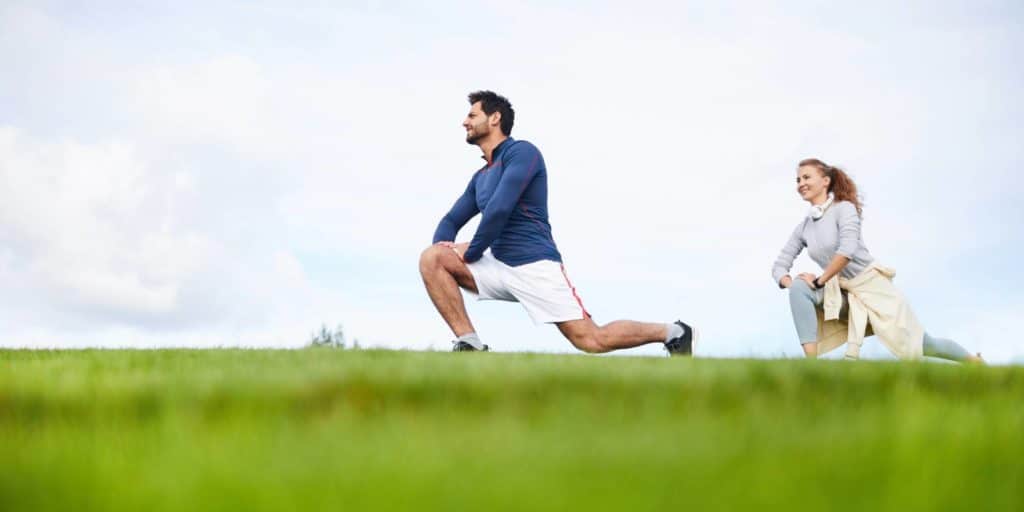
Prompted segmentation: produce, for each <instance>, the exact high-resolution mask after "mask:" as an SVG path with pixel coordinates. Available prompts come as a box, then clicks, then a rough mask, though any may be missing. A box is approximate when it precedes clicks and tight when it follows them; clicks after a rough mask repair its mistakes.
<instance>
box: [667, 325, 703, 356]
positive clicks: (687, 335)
mask: <svg viewBox="0 0 1024 512" xmlns="http://www.w3.org/2000/svg"><path fill="white" fill-rule="evenodd" d="M675 324H676V325H678V326H679V327H682V328H683V334H682V335H681V336H676V337H675V338H672V339H670V340H668V341H666V342H665V350H667V351H668V355H670V356H692V355H693V348H694V347H695V346H696V345H697V340H698V339H700V333H698V332H697V329H696V328H694V327H691V326H689V325H687V324H684V323H683V322H682V321H681V320H676V321H675Z"/></svg>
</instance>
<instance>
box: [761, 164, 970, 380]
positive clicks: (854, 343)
mask: <svg viewBox="0 0 1024 512" xmlns="http://www.w3.org/2000/svg"><path fill="white" fill-rule="evenodd" d="M796 187H797V193H799V194H800V197H801V198H803V200H805V201H807V202H808V203H810V204H811V210H810V212H809V213H808V215H807V217H806V218H805V219H804V220H803V221H801V222H800V224H798V225H797V227H796V230H794V231H793V235H792V236H791V237H790V238H789V241H788V242H786V245H785V247H783V248H782V252H781V253H780V254H779V257H778V259H776V260H775V265H774V267H773V268H772V277H773V278H774V279H775V282H776V283H778V285H779V287H780V288H789V304H790V308H791V310H792V313H793V323H794V324H795V325H796V332H797V335H798V336H799V338H800V344H801V345H802V346H803V349H804V354H805V355H806V356H807V357H809V358H815V357H817V356H818V353H819V350H820V351H821V353H825V352H828V351H829V350H832V349H834V348H836V347H838V346H839V345H841V344H843V343H847V358H851V359H856V358H857V357H858V356H859V352H860V345H861V343H862V342H863V338H864V336H865V335H869V334H871V332H868V329H870V330H871V331H873V332H874V334H876V335H878V337H879V338H880V339H881V340H882V342H883V344H885V345H886V346H887V347H888V348H889V349H890V350H891V351H892V352H893V353H894V354H896V356H897V357H900V358H903V359H917V358H920V357H921V356H922V355H925V356H930V357H938V358H942V359H948V360H951V361H961V362H976V363H980V362H983V361H982V359H981V354H978V355H977V356H973V355H971V354H970V353H968V352H967V351H966V350H964V348H963V347H961V346H960V345H958V344H956V343H955V342H953V341H950V340H947V339H942V338H934V337H932V336H930V335H928V333H926V332H924V329H923V328H921V326H920V323H919V322H918V321H917V318H916V317H915V316H914V314H913V312H912V311H911V310H910V308H909V306H908V305H907V301H906V299H905V298H904V297H903V296H902V294H900V293H899V291H898V290H897V289H896V288H895V287H894V286H893V284H892V277H893V275H895V274H894V272H893V271H892V270H891V269H888V268H886V267H884V266H882V265H880V264H877V263H876V262H875V260H874V258H873V257H872V256H871V254H870V253H869V252H868V250H867V247H865V246H864V241H863V240H861V236H860V220H861V213H862V212H861V202H860V198H859V197H858V195H857V186H856V185H855V184H854V183H853V180H851V179H850V177H849V176H847V174H846V173H845V172H843V170H842V169H839V168H836V167H832V166H830V165H828V164H826V163H824V162H822V161H821V160H818V159H814V158H811V159H807V160H803V161H801V162H800V165H799V166H797V177H796ZM804 247H806V248H807V251H808V254H809V255H810V256H811V259H813V260H814V261H815V262H816V263H817V264H818V265H821V267H822V268H823V269H824V270H823V271H822V274H821V275H820V276H815V275H814V274H808V273H803V274H800V275H798V276H797V277H796V279H793V278H792V277H790V276H789V275H788V273H789V269H790V268H791V267H792V266H793V260H795V259H796V257H797V255H799V254H800V251H802V250H803V249H804ZM869 325H870V327H869Z"/></svg>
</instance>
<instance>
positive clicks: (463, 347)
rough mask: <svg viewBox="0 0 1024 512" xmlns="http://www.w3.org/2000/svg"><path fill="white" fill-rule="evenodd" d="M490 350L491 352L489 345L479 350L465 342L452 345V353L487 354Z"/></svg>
mask: <svg viewBox="0 0 1024 512" xmlns="http://www.w3.org/2000/svg"><path fill="white" fill-rule="evenodd" d="M489 350H491V348H490V347H488V346H487V345H484V348H483V349H477V348H476V347H474V346H473V345H470V344H469V343H466V342H465V341H456V342H455V343H454V344H453V345H452V352H487V351H489Z"/></svg>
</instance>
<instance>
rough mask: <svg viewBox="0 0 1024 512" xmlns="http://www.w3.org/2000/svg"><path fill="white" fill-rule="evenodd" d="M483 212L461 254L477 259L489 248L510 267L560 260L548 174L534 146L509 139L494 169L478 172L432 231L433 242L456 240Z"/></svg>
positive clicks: (497, 150)
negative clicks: (553, 230)
mask: <svg viewBox="0 0 1024 512" xmlns="http://www.w3.org/2000/svg"><path fill="white" fill-rule="evenodd" d="M481 212H482V213H483V217H482V218H481V219H480V225H479V226H478V227H477V230H476V234H475V235H473V239H472V240H471V241H470V243H469V248H468V249H466V253H465V254H464V255H463V259H465V260H466V262H467V263H472V262H474V261H476V260H479V259H480V257H481V256H482V255H483V253H484V250H486V249H487V248H488V247H490V248H491V253H492V254H494V257H495V258H497V259H498V261H501V262H502V263H505V264H506V265H509V266H513V267H514V266H518V265H525V264H527V263H533V262H535V261H540V260H553V261H558V262H561V261H562V255H561V254H559V252H558V248H557V247H555V241H554V239H553V238H552V237H551V224H550V223H549V222H548V173H547V168H545V166H544V157H542V156H541V154H540V151H539V150H538V149H537V147H536V146H534V145H533V144H530V143H529V142H526V141H524V140H514V139H512V138H511V137H510V138H508V139H505V140H504V141H502V143H501V144H499V145H498V147H496V148H494V151H493V152H492V155H491V164H490V165H488V166H486V167H484V168H483V169H480V170H479V171H477V172H476V174H474V175H473V178H472V179H471V180H469V185H468V186H467V187H466V191H465V192H463V194H462V196H461V197H459V199H458V200H457V201H455V205H454V206H452V209H451V210H450V211H449V212H448V214H447V215H445V216H444V218H443V219H441V222H440V224H438V226H437V230H436V231H434V243H437V242H441V241H449V242H450V241H454V240H455V235H456V234H457V233H458V232H459V229H461V228H462V226H464V225H466V223H467V222H469V219H472V218H473V217H474V216H475V215H476V214H477V213H481Z"/></svg>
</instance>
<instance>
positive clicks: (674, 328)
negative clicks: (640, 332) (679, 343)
mask: <svg viewBox="0 0 1024 512" xmlns="http://www.w3.org/2000/svg"><path fill="white" fill-rule="evenodd" d="M665 325H666V326H668V337H667V338H665V343H668V342H669V341H672V338H678V337H680V336H682V335H683V333H685V332H686V331H685V330H683V327H682V326H681V325H679V324H677V323H675V322H673V323H670V324H665Z"/></svg>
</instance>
